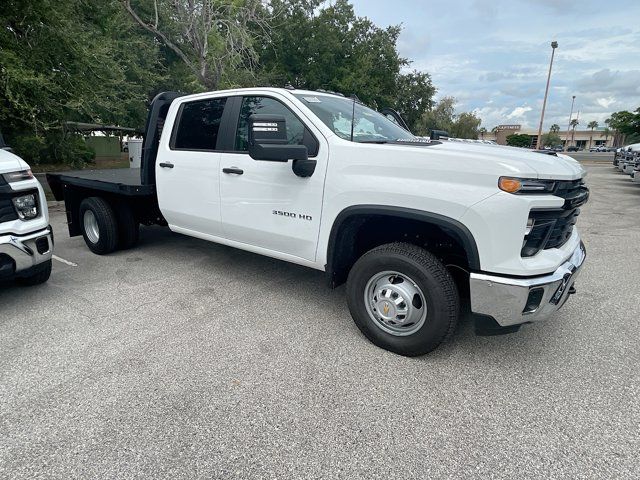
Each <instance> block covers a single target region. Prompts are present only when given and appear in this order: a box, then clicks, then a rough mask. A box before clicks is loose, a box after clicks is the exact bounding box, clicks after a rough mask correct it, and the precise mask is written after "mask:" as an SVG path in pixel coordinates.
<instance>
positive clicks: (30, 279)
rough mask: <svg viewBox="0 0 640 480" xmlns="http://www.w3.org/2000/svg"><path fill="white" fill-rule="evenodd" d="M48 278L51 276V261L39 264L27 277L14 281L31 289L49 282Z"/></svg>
mask: <svg viewBox="0 0 640 480" xmlns="http://www.w3.org/2000/svg"><path fill="white" fill-rule="evenodd" d="M50 276H51V260H47V261H46V262H44V263H41V264H40V265H36V266H35V267H34V268H33V269H32V270H31V272H29V275H27V276H25V277H19V278H17V279H16V281H17V282H18V283H19V284H20V285H24V286H27V287H32V286H34V285H40V284H42V283H44V282H46V281H47V280H49V277H50Z"/></svg>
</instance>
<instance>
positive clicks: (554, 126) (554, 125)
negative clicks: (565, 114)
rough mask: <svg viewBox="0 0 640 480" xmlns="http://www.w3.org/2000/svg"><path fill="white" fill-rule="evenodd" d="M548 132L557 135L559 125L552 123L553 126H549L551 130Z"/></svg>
mask: <svg viewBox="0 0 640 480" xmlns="http://www.w3.org/2000/svg"><path fill="white" fill-rule="evenodd" d="M549 131H550V132H551V133H558V132H559V131H560V125H558V124H557V123H554V124H553V125H551V128H550V129H549Z"/></svg>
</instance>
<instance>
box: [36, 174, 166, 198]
mask: <svg viewBox="0 0 640 480" xmlns="http://www.w3.org/2000/svg"><path fill="white" fill-rule="evenodd" d="M47 182H49V185H50V186H51V190H52V192H53V195H54V196H55V198H56V200H63V198H64V194H63V189H64V185H65V184H68V185H73V186H75V187H81V188H82V187H84V188H90V189H94V190H100V191H104V192H111V193H118V194H120V195H127V196H147V195H153V194H154V193H155V185H143V184H142V181H141V178H140V169H139V168H110V169H102V170H74V171H69V172H59V173H48V174H47Z"/></svg>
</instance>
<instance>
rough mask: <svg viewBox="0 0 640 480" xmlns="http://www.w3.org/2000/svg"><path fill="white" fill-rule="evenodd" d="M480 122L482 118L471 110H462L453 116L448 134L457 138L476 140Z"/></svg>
mask: <svg viewBox="0 0 640 480" xmlns="http://www.w3.org/2000/svg"><path fill="white" fill-rule="evenodd" d="M480 123H482V120H481V119H480V118H478V117H476V115H475V114H474V113H473V112H462V113H460V114H459V115H457V116H455V117H454V121H453V124H452V125H451V130H450V132H449V134H450V135H452V136H454V137H457V138H471V139H473V140H477V139H478V127H480Z"/></svg>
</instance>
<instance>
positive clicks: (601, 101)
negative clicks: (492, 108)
mask: <svg viewBox="0 0 640 480" xmlns="http://www.w3.org/2000/svg"><path fill="white" fill-rule="evenodd" d="M615 101H616V99H615V98H613V97H609V98H598V99H597V100H596V103H597V104H598V105H600V106H601V107H602V108H609V106H611V105H612V104H613V103H615Z"/></svg>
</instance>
